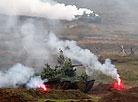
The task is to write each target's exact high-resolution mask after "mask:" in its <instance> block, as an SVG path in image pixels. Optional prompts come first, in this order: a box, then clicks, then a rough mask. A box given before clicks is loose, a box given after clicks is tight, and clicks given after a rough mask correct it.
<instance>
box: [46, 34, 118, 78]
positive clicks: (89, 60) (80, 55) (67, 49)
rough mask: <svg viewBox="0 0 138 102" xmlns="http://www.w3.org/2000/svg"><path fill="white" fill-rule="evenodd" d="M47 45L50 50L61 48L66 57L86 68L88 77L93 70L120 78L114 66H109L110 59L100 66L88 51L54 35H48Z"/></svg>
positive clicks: (73, 42)
mask: <svg viewBox="0 0 138 102" xmlns="http://www.w3.org/2000/svg"><path fill="white" fill-rule="evenodd" d="M48 44H49V46H50V47H51V49H52V50H56V51H58V50H59V49H60V48H61V49H62V50H63V51H64V55H65V56H66V57H68V58H70V59H72V60H76V61H78V62H80V63H82V64H83V65H84V66H85V67H86V72H87V74H89V75H90V74H91V72H92V70H93V69H94V70H98V71H101V72H102V73H103V74H106V75H107V76H110V77H112V78H114V79H116V80H119V77H120V76H119V74H118V73H117V69H116V68H115V66H114V65H112V64H111V60H110V59H106V60H105V63H104V64H101V63H100V62H99V61H98V57H97V56H95V55H94V54H93V53H92V52H90V50H88V49H82V48H80V47H79V46H77V44H76V42H75V41H68V40H66V41H60V40H59V39H58V38H57V37H56V36H55V35H54V34H50V35H49V41H48Z"/></svg>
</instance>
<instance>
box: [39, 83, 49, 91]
mask: <svg viewBox="0 0 138 102" xmlns="http://www.w3.org/2000/svg"><path fill="white" fill-rule="evenodd" d="M40 87H41V88H42V89H43V91H47V90H48V88H47V86H46V85H44V84H42V85H41V86H40Z"/></svg>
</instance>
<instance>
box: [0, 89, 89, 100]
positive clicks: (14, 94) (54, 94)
mask: <svg viewBox="0 0 138 102" xmlns="http://www.w3.org/2000/svg"><path fill="white" fill-rule="evenodd" d="M39 99H61V100H62V99H63V100H66V99H79V100H84V102H91V101H90V100H86V101H85V99H91V98H90V97H89V96H88V95H86V94H84V93H82V92H81V91H79V90H48V91H47V92H44V91H42V90H41V89H36V90H34V89H29V90H27V89H22V88H1V89H0V102H39V101H38V100H39ZM45 102H51V100H47V101H45ZM52 102H54V101H52ZM68 102H69V101H68ZM78 102H79V101H78ZM80 102H81V101H80Z"/></svg>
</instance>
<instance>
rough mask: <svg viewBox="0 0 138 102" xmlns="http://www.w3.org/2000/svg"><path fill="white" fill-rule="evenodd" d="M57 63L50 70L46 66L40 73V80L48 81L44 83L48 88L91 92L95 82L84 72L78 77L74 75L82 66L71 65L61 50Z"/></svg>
mask: <svg viewBox="0 0 138 102" xmlns="http://www.w3.org/2000/svg"><path fill="white" fill-rule="evenodd" d="M57 62H58V63H59V65H57V66H56V67H55V68H51V67H50V65H48V64H47V65H46V67H45V68H44V70H43V72H42V73H41V78H42V79H45V78H47V79H48V81H47V82H45V83H44V84H45V85H47V87H48V88H50V89H63V90H68V89H79V90H80V91H82V92H84V93H87V92H89V90H91V88H92V87H93V85H94V82H95V80H94V79H90V77H89V76H88V75H87V73H86V72H85V73H84V72H83V73H81V74H79V75H77V74H76V68H79V66H82V65H81V64H80V65H79V64H78V65H77V64H76V65H74V64H72V61H71V60H70V59H69V58H67V57H64V52H63V51H62V50H61V49H60V53H59V56H58V58H57Z"/></svg>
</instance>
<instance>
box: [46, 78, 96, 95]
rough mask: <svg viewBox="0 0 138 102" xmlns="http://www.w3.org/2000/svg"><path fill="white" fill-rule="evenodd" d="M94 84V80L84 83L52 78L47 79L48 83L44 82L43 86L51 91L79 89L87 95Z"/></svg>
mask: <svg viewBox="0 0 138 102" xmlns="http://www.w3.org/2000/svg"><path fill="white" fill-rule="evenodd" d="M94 82H95V80H89V81H86V82H83V81H80V80H75V81H74V82H72V81H71V80H70V79H65V78H53V79H49V81H48V82H45V83H44V84H45V85H47V87H48V88H51V89H53V88H54V89H62V90H68V89H79V90H80V91H82V92H84V93H88V92H89V91H90V90H91V89H92V87H93V85H94Z"/></svg>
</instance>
